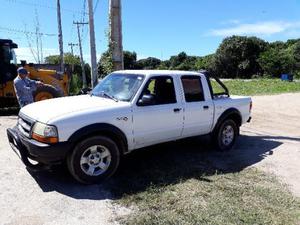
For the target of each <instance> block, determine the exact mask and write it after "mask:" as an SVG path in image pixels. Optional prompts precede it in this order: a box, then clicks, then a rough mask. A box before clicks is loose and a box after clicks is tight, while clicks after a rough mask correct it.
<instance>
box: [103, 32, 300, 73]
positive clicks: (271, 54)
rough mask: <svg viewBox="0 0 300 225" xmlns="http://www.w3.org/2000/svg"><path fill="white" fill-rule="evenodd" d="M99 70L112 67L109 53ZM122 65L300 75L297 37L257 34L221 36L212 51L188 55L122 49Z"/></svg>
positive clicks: (144, 67)
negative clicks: (271, 38)
mask: <svg viewBox="0 0 300 225" xmlns="http://www.w3.org/2000/svg"><path fill="white" fill-rule="evenodd" d="M98 65H99V74H100V76H105V75H106V74H108V73H109V72H111V71H112V66H111V65H112V63H111V56H110V54H109V52H108V51H107V52H105V53H104V54H103V55H102V57H101V59H100V61H99V64H98ZM124 67H125V69H169V70H191V71H195V70H201V69H205V70H209V71H210V72H213V73H214V74H216V75H217V76H219V77H222V78H252V77H253V76H254V77H279V76H280V75H281V74H283V73H289V74H293V75H296V76H300V39H293V40H288V41H287V42H274V43H268V42H266V41H264V40H262V39H259V38H257V37H245V36H231V37H228V38H225V39H224V40H223V41H222V43H221V44H220V46H219V48H218V49H217V51H216V53H214V54H210V55H207V56H203V57H200V56H189V55H187V54H186V53H185V52H181V53H179V54H178V55H175V56H171V57H170V59H168V60H165V61H161V60H160V59H157V58H154V57H149V58H146V59H140V60H137V54H136V52H129V51H124Z"/></svg>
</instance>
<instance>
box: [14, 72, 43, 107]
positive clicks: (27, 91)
mask: <svg viewBox="0 0 300 225" xmlns="http://www.w3.org/2000/svg"><path fill="white" fill-rule="evenodd" d="M27 75H28V72H27V70H26V69H25V68H23V67H20V68H19V69H18V76H17V77H16V78H15V79H14V87H15V92H16V96H17V99H18V102H19V105H20V107H21V108H22V107H24V106H25V105H28V104H30V103H33V102H34V100H33V95H32V94H33V92H34V91H35V90H36V89H37V87H38V86H41V85H43V83H42V82H41V81H35V80H31V79H29V78H28V77H27Z"/></svg>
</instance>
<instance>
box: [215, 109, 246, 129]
mask: <svg viewBox="0 0 300 225" xmlns="http://www.w3.org/2000/svg"><path fill="white" fill-rule="evenodd" d="M226 119H232V120H233V121H234V122H235V123H236V125H237V127H238V128H239V127H240V126H241V125H242V115H241V113H240V111H239V110H238V109H236V108H229V109H227V110H225V111H224V112H223V113H222V114H221V116H220V117H219V119H218V121H217V123H216V125H215V127H214V129H213V133H216V131H217V130H218V128H219V127H220V126H221V124H222V123H223V122H224V121H225V120H226Z"/></svg>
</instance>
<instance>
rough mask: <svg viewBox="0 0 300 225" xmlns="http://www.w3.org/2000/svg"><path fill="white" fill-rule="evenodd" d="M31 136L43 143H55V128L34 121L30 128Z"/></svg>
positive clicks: (56, 135) (56, 139) (56, 134)
mask: <svg viewBox="0 0 300 225" xmlns="http://www.w3.org/2000/svg"><path fill="white" fill-rule="evenodd" d="M32 138H33V139H35V140H37V141H40V142H44V143H57V142H58V133H57V129H56V127H55V126H51V125H47V124H44V123H40V122H36V123H35V124H34V126H33V128H32Z"/></svg>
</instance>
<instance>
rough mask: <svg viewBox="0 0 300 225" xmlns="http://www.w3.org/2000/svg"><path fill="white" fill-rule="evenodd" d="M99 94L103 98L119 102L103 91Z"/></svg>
mask: <svg viewBox="0 0 300 225" xmlns="http://www.w3.org/2000/svg"><path fill="white" fill-rule="evenodd" d="M101 94H102V95H103V96H105V97H107V98H110V99H112V100H114V101H115V102H118V101H119V100H118V99H116V98H115V97H114V96H111V95H109V94H107V93H105V92H104V91H103V92H101Z"/></svg>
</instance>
